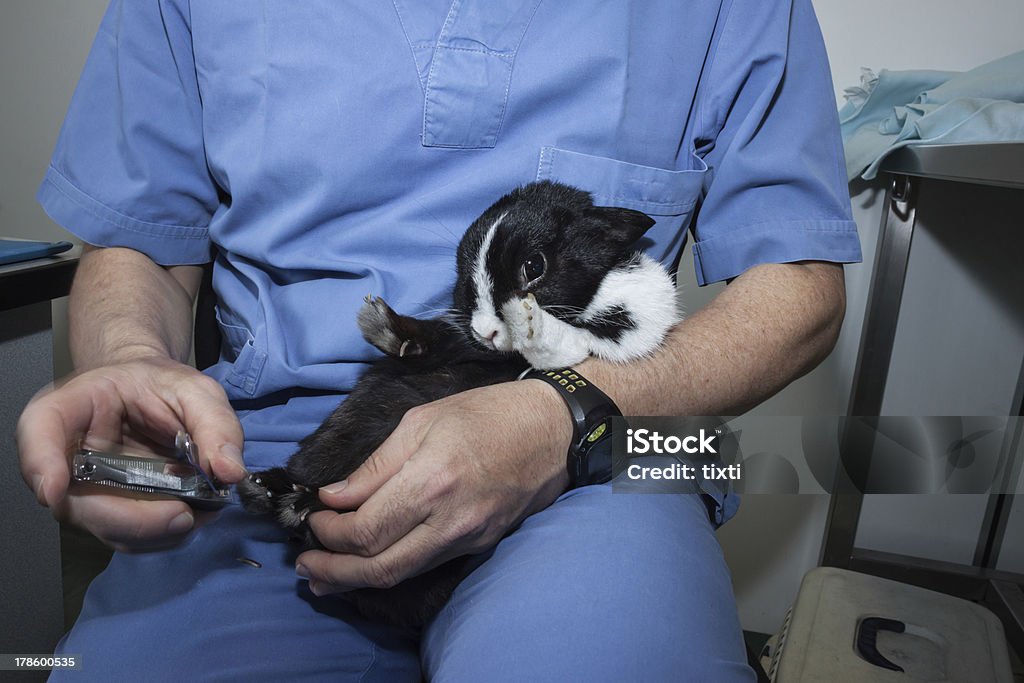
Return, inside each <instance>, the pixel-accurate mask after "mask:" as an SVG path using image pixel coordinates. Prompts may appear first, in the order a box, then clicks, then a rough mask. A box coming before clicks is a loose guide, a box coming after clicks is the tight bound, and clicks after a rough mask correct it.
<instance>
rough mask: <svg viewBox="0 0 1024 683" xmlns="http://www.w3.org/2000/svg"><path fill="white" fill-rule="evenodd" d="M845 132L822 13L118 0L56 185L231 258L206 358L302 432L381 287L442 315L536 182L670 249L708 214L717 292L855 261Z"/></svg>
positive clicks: (627, 5) (363, 349)
mask: <svg viewBox="0 0 1024 683" xmlns="http://www.w3.org/2000/svg"><path fill="white" fill-rule="evenodd" d="M838 131H839V128H838V121H837V115H836V110H835V105H834V99H833V90H832V84H831V81H830V76H829V70H828V63H827V59H826V55H825V51H824V47H823V44H822V40H821V35H820V32H819V29H818V26H817V22H816V19H815V17H814V14H813V10H812V8H811V3H810V0H792V2H785V1H782V0H779V1H773V2H765V1H764V0H721V1H718V2H710V1H702V2H696V1H683V0H634V1H633V2H630V1H627V0H622V1H618V2H601V3H594V2H583V1H578V0H577V1H566V0H563V1H560V2H555V1H552V0H549V1H548V2H541V0H502V1H499V0H455V1H454V2H452V1H451V0H394V2H393V3H387V2H374V3H339V2H337V0H304V1H303V2H286V1H284V0H264V1H263V2H259V3H256V2H238V1H237V0H203V1H202V2H191V3H190V2H188V0H150V1H148V2H137V1H134V0H131V1H130V0H114V2H112V3H111V6H110V9H109V10H108V12H107V14H106V17H105V18H104V20H103V23H102V25H101V27H100V31H99V34H98V36H97V38H96V42H95V44H94V46H93V48H92V52H91V54H90V56H89V59H88V62H87V64H86V67H85V70H84V73H83V74H82V77H81V81H80V83H79V85H78V89H77V91H76V93H75V96H74V98H73V100H72V103H71V107H70V110H69V112H68V115H67V119H66V121H65V123H64V128H63V130H62V132H61V135H60V139H59V141H58V144H57V148H56V151H55V153H54V156H53V161H52V164H51V166H50V168H49V170H48V172H47V175H46V178H45V180H44V182H43V185H42V188H41V189H40V192H39V199H40V201H41V202H42V204H43V206H44V208H45V209H46V210H47V212H48V213H49V214H50V216H51V217H53V219H54V220H56V221H57V222H58V223H60V224H61V225H63V226H65V227H66V228H67V229H68V230H70V231H72V232H73V233H75V234H76V235H78V236H79V237H81V238H82V239H83V240H84V241H86V242H89V243H91V244H95V245H100V246H124V247H130V248H133V249H136V250H139V251H141V252H144V253H146V254H148V255H149V256H151V257H152V258H153V259H154V260H155V261H156V262H158V263H161V264H165V265H170V264H198V263H204V262H207V261H210V260H211V259H213V260H214V263H215V269H214V286H215V288H216V290H217V294H218V296H219V300H220V305H219V307H218V318H219V320H220V324H221V330H222V332H223V336H224V340H225V346H224V349H223V352H222V358H221V361H220V362H219V363H218V364H217V365H215V366H214V367H213V368H211V369H210V370H209V371H208V372H210V374H212V375H213V376H214V377H216V378H217V379H219V380H220V381H221V382H222V384H223V385H224V386H225V388H226V389H227V391H228V394H229V397H230V398H231V399H232V400H233V401H235V404H236V406H238V407H239V408H242V409H243V410H242V412H241V414H242V417H243V425H244V427H245V430H246V436H247V439H255V440H261V441H277V442H293V441H295V440H297V439H299V438H301V437H303V436H305V435H306V434H308V433H309V432H310V431H312V429H313V428H314V427H315V426H316V425H317V424H318V423H319V422H320V421H321V420H322V419H323V418H324V417H325V416H326V414H327V413H328V412H329V411H330V410H331V409H332V408H333V407H334V405H336V404H337V401H338V394H339V393H343V392H345V391H346V390H348V389H349V388H350V387H351V386H352V385H353V383H354V382H355V381H356V379H357V378H358V376H359V374H360V372H361V371H362V370H363V368H364V364H365V363H366V361H368V360H370V359H372V358H373V357H375V355H376V354H377V352H376V351H375V350H374V349H372V348H371V347H370V346H369V345H367V344H366V343H365V342H364V341H363V340H362V338H361V336H360V334H359V331H358V329H357V327H356V325H355V318H356V312H357V310H358V308H359V306H360V305H361V303H362V300H363V297H364V296H365V295H367V294H369V293H373V294H376V295H380V296H383V297H384V298H385V299H387V300H388V301H389V302H390V303H391V304H392V306H394V307H395V308H396V309H397V310H399V311H401V312H403V313H408V314H420V315H430V314H431V313H432V312H435V311H437V310H439V309H444V308H446V307H448V306H449V305H450V295H451V287H452V284H453V282H454V277H455V276H454V263H455V248H456V245H457V243H458V240H459V238H460V236H461V235H462V233H463V231H464V230H465V229H466V228H467V227H468V226H469V224H470V223H471V222H472V220H473V219H474V218H475V217H476V216H477V215H478V214H479V213H480V212H482V211H483V210H484V209H485V208H486V207H487V206H489V205H490V204H491V203H492V202H493V201H494V200H496V199H497V198H498V197H499V196H501V195H502V194H504V193H505V192H507V191H508V190H510V189H511V188H513V187H514V186H516V185H519V184H522V183H526V182H529V181H531V180H534V179H544V178H550V179H554V180H559V181H562V182H566V183H569V184H572V185H577V186H579V187H582V188H584V189H586V190H589V191H591V192H592V193H593V194H594V196H595V199H596V201H597V202H598V203H599V204H608V205H617V206H624V207H630V208H635V209H639V210H641V211H644V212H646V213H648V214H650V215H651V216H652V217H654V218H655V219H656V220H657V224H656V226H655V227H654V228H653V229H652V230H651V231H650V232H649V233H648V236H647V237H648V240H647V242H646V243H645V244H646V246H647V249H648V253H650V254H651V255H652V256H654V257H655V258H657V259H660V260H661V261H663V262H665V263H666V264H671V263H673V262H674V260H675V259H676V258H677V257H678V253H679V251H680V249H681V248H682V245H683V243H684V241H685V238H686V228H687V226H688V225H690V223H691V218H693V215H694V214H695V213H697V207H699V216H697V218H696V220H695V221H694V222H693V225H692V226H691V227H692V230H693V235H694V239H695V248H694V256H695V259H696V266H697V275H698V278H699V280H700V282H701V283H702V284H703V283H706V282H712V281H716V280H722V279H725V278H730V277H734V276H736V275H738V274H740V273H742V272H743V271H744V270H745V269H747V268H749V267H750V266H753V265H755V264H758V263H769V262H789V261H797V260H805V259H813V260H823V261H835V262H852V261H856V260H859V258H860V249H859V243H858V240H857V235H856V228H855V225H854V223H853V222H852V221H851V216H850V203H849V195H848V190H847V185H846V179H845V175H844V170H843V157H842V148H841V146H840V141H839V134H838ZM255 408H259V409H258V410H256V409H255ZM284 455H286V453H282V454H281V457H283V456H284ZM266 464H272V463H250V465H266Z"/></svg>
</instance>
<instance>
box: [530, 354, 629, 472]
mask: <svg viewBox="0 0 1024 683" xmlns="http://www.w3.org/2000/svg"><path fill="white" fill-rule="evenodd" d="M520 379H535V380H538V381H540V382H542V383H544V384H547V385H548V386H549V387H551V388H552V389H553V390H554V391H555V393H556V394H557V395H558V397H559V399H560V400H561V402H562V404H563V405H564V406H565V408H566V409H567V411H568V413H569V416H570V421H571V426H572V436H571V438H570V441H569V447H568V448H567V449H566V462H565V467H566V471H567V473H568V478H569V488H578V487H580V486H588V485H591V484H601V483H604V482H607V481H609V480H611V478H612V456H611V433H612V422H611V420H612V418H614V417H621V415H622V413H621V412H620V411H619V408H618V406H616V405H615V402H614V401H612V399H611V398H609V397H608V396H607V395H606V394H605V393H604V392H603V391H601V390H600V389H598V388H597V387H596V386H595V385H594V384H593V383H591V382H590V381H589V380H588V379H587V378H586V377H584V376H583V374H582V373H581V372H579V371H578V370H576V369H574V368H564V369H561V370H550V371H543V370H535V369H532V368H531V369H529V370H527V371H525V372H524V373H523V374H522V375H521V376H520Z"/></svg>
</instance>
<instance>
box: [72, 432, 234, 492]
mask: <svg viewBox="0 0 1024 683" xmlns="http://www.w3.org/2000/svg"><path fill="white" fill-rule="evenodd" d="M174 455H175V457H174V458H173V459H172V458H162V457H160V456H155V455H131V454H128V453H105V452H101V451H95V450H92V449H89V448H81V449H80V450H79V451H78V452H77V453H75V457H74V459H73V461H72V470H71V472H72V477H73V478H74V480H75V481H80V482H86V483H89V484H97V485H100V486H110V487H113V488H117V489H121V490H123V491H134V492H138V493H155V494H165V495H170V496H174V497H175V498H180V499H181V500H183V501H185V502H186V503H188V504H189V505H191V506H192V507H195V508H199V509H204V510H208V509H217V508H220V507H223V506H224V505H226V504H228V503H232V502H234V501H232V500H231V491H230V490H229V489H228V488H227V487H224V486H221V485H220V484H219V483H218V482H216V480H214V479H211V478H210V477H209V476H208V475H207V474H206V472H204V471H203V469H202V468H201V467H200V466H199V450H198V448H197V447H196V445H195V443H194V442H193V441H192V437H190V436H189V435H188V434H187V433H186V432H184V431H180V432H178V434H177V436H176V437H175V439H174Z"/></svg>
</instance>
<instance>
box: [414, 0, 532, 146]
mask: <svg viewBox="0 0 1024 683" xmlns="http://www.w3.org/2000/svg"><path fill="white" fill-rule="evenodd" d="M540 2H541V0H453V2H452V3H451V6H450V7H449V9H448V14H447V16H446V17H445V18H444V25H443V26H442V27H441V31H440V33H437V29H436V23H434V21H436V19H435V18H434V16H433V13H432V12H430V11H428V9H429V8H428V4H429V3H423V4H422V5H421V4H419V3H418V2H417V0H394V5H395V9H396V10H397V11H398V15H399V18H400V19H401V21H402V27H403V29H404V30H405V33H406V36H407V37H408V39H409V44H410V47H411V48H412V52H413V56H414V58H415V60H416V69H417V71H418V73H419V77H420V84H421V86H422V87H423V146H424V147H454V148H460V149H474V148H487V147H494V145H495V144H496V143H497V141H498V133H499V131H500V130H501V123H502V121H503V120H504V117H505V107H506V105H507V102H508V93H509V87H510V85H511V82H512V65H513V63H514V62H515V57H516V50H518V49H519V43H520V42H521V41H522V39H523V35H524V34H525V33H526V29H527V27H528V26H529V25H530V21H531V20H532V19H533V15H534V13H535V12H536V11H537V6H538V5H540Z"/></svg>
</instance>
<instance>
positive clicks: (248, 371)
mask: <svg viewBox="0 0 1024 683" xmlns="http://www.w3.org/2000/svg"><path fill="white" fill-rule="evenodd" d="M216 313H217V323H218V325H219V327H220V334H221V357H222V359H223V360H227V361H229V362H230V363H231V364H230V366H229V367H228V369H227V372H226V373H225V374H223V375H222V378H223V379H224V380H225V381H227V382H228V383H229V384H231V385H232V386H234V387H236V388H237V389H239V390H240V391H241V392H243V394H244V395H245V396H253V395H255V393H256V386H257V384H258V383H259V380H260V374H261V373H262V372H263V365H264V364H265V363H266V362H267V354H266V353H265V352H263V351H259V350H257V349H256V345H255V338H254V337H253V335H252V332H250V331H249V329H248V328H247V327H245V326H243V325H240V324H238V322H237V321H235V320H234V318H233V317H232V316H231V315H230V314H229V313H228V312H227V311H225V310H224V309H222V308H221V307H220V306H218V307H217V309H216ZM218 374H219V373H218ZM231 398H234V397H233V396H231Z"/></svg>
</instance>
